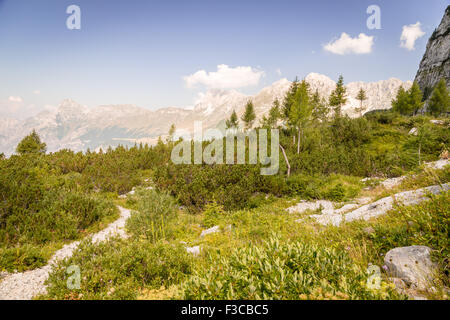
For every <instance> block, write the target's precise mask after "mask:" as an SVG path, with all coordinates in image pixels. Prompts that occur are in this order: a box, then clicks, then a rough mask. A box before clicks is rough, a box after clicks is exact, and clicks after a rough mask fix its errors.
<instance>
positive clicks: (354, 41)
mask: <svg viewBox="0 0 450 320" xmlns="http://www.w3.org/2000/svg"><path fill="white" fill-rule="evenodd" d="M372 46H373V36H368V35H366V34H364V33H360V34H359V36H358V37H355V38H352V37H350V36H349V35H348V34H346V33H345V32H342V34H341V37H340V38H339V39H337V40H335V41H331V42H330V43H328V44H326V45H324V49H325V50H326V51H329V52H331V53H334V54H339V55H344V54H351V53H354V54H365V53H370V52H372Z"/></svg>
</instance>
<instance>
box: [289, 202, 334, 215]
mask: <svg viewBox="0 0 450 320" xmlns="http://www.w3.org/2000/svg"><path fill="white" fill-rule="evenodd" d="M319 209H322V211H323V210H334V206H333V202H331V201H327V200H317V201H301V202H299V203H297V204H296V205H295V206H293V207H290V208H287V211H288V212H289V213H302V212H304V211H306V210H312V211H315V210H319Z"/></svg>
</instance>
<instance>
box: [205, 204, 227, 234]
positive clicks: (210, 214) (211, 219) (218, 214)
mask: <svg viewBox="0 0 450 320" xmlns="http://www.w3.org/2000/svg"><path fill="white" fill-rule="evenodd" d="M224 215H225V211H224V210H223V207H222V206H221V205H219V204H217V202H216V201H213V202H211V203H209V204H207V205H206V207H205V210H204V211H203V225H204V226H205V227H206V228H211V227H213V226H216V225H218V224H219V222H220V221H221V220H222V219H223V217H224Z"/></svg>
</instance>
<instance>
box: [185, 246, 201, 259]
mask: <svg viewBox="0 0 450 320" xmlns="http://www.w3.org/2000/svg"><path fill="white" fill-rule="evenodd" d="M186 251H187V252H189V253H192V254H193V255H194V257H196V256H198V255H199V254H200V252H201V248H200V246H195V247H187V248H186Z"/></svg>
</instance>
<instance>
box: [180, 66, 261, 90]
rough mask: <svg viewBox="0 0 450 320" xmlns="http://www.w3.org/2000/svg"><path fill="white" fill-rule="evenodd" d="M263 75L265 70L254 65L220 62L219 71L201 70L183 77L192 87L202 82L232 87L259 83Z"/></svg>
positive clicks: (214, 86) (221, 86) (220, 86)
mask: <svg viewBox="0 0 450 320" xmlns="http://www.w3.org/2000/svg"><path fill="white" fill-rule="evenodd" d="M263 76H264V71H262V70H258V69H254V68H252V67H244V66H241V67H236V68H231V67H229V66H227V65H226V64H220V65H218V66H217V71H212V72H206V71H205V70H199V71H197V72H196V73H193V74H191V75H189V76H185V77H183V79H184V81H186V85H187V86H188V87H190V88H192V87H195V86H196V85H199V84H200V85H204V86H206V87H209V88H215V89H231V88H242V87H247V86H254V85H257V84H258V83H259V80H260V79H261V77H263Z"/></svg>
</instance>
